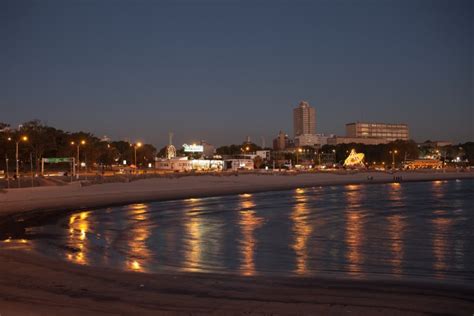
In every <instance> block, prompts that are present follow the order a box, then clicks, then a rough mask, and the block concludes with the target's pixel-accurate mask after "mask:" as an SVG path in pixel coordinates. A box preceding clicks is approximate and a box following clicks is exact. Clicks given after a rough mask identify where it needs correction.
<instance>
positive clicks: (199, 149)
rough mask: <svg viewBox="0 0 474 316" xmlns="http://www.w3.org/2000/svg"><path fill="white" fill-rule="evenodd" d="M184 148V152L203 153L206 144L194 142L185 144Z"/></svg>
mask: <svg viewBox="0 0 474 316" xmlns="http://www.w3.org/2000/svg"><path fill="white" fill-rule="evenodd" d="M183 148H184V152H187V153H202V152H203V151H204V146H202V145H196V144H192V145H188V144H184V145H183Z"/></svg>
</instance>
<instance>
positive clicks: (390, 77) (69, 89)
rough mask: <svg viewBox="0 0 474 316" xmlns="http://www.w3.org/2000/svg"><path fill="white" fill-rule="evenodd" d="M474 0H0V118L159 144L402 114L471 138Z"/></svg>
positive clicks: (323, 128)
mask: <svg viewBox="0 0 474 316" xmlns="http://www.w3.org/2000/svg"><path fill="white" fill-rule="evenodd" d="M472 3H473V2H472V1H470V0H466V1H457V0H449V1H448V0H442V1H432V0H427V1H416V0H399V1H389V0H374V1H362V0H360V1H350V0H347V1H232V0H224V1H173V2H172V1H86V0H84V1H22V0H20V1H5V0H4V1H1V2H0V40H1V49H0V110H1V112H0V113H1V115H0V121H3V122H8V123H10V124H12V125H17V124H19V123H21V122H23V121H26V120H31V119H40V120H42V121H44V122H46V123H48V124H49V125H52V126H55V127H57V128H61V129H64V130H67V131H77V130H84V131H90V132H93V133H94V134H96V135H97V136H103V135H107V136H109V137H111V138H113V139H124V138H129V139H130V140H131V141H134V140H142V141H145V142H148V143H152V144H154V145H156V146H157V147H161V146H163V145H164V144H165V143H166V142H167V138H168V136H167V134H168V131H173V132H174V134H175V144H176V145H181V144H182V143H183V142H192V141H198V140H201V139H204V140H207V141H208V142H210V143H212V144H215V145H222V144H230V143H241V142H242V141H243V140H244V138H245V136H247V135H248V136H250V137H251V138H252V140H253V141H255V142H256V143H258V144H260V142H261V141H260V139H261V136H264V137H265V139H266V143H267V145H270V143H271V139H273V138H274V137H275V136H276V134H277V133H278V131H279V130H284V131H286V132H287V133H289V134H290V135H291V133H292V108H293V107H295V106H296V105H297V104H298V103H299V101H300V100H306V101H308V102H309V103H310V104H311V105H312V106H314V107H315V108H316V113H317V132H318V133H326V134H331V133H332V134H338V135H344V133H345V124H346V123H349V122H353V121H357V120H359V121H378V122H394V123H398V122H404V123H408V124H409V127H410V134H411V137H412V138H414V139H415V140H416V141H424V140H427V139H431V140H452V141H455V142H457V141H460V142H463V141H468V140H471V141H472V140H474V137H473V136H474V130H473V122H474V116H473V110H472V108H473V99H474V96H473V89H474V87H473V72H474V67H473V38H474V34H473V20H474V19H473V4H472Z"/></svg>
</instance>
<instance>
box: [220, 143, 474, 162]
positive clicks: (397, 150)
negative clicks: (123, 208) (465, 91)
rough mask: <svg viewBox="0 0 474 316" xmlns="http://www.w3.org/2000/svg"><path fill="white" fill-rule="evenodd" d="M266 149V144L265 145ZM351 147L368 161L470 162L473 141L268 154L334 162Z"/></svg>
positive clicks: (250, 148) (226, 151) (229, 150)
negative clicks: (438, 160)
mask: <svg viewBox="0 0 474 316" xmlns="http://www.w3.org/2000/svg"><path fill="white" fill-rule="evenodd" d="M261 149H262V148H261V147H259V146H258V145H256V144H254V143H245V142H244V143H242V144H234V145H228V146H222V147H219V148H217V150H216V153H217V154H219V155H234V156H235V155H240V154H245V153H247V152H249V153H252V152H255V151H257V150H261ZM265 149H269V148H265ZM352 149H355V150H356V152H359V153H364V155H365V161H366V162H367V163H369V164H374V163H375V164H382V162H384V163H385V164H387V165H390V164H391V163H392V160H394V161H395V163H396V164H399V163H401V162H403V161H406V160H413V159H419V158H422V157H436V158H439V159H440V160H442V161H447V162H450V161H454V160H456V158H458V157H459V160H460V161H466V160H468V162H469V163H470V164H474V143H473V142H467V143H464V144H458V145H450V146H443V147H440V148H436V147H433V146H432V142H430V141H427V142H425V145H423V144H420V145H419V144H417V143H415V142H414V141H412V140H411V141H402V140H398V141H394V142H391V143H388V144H379V145H364V144H355V143H354V144H339V145H336V146H333V145H324V146H322V147H321V148H320V149H318V148H315V147H312V146H302V147H298V148H294V149H291V150H287V151H284V152H274V154H273V155H272V157H273V159H275V160H286V161H290V160H291V161H292V163H293V164H296V163H298V162H303V161H312V163H313V164H318V163H319V162H320V161H321V156H324V155H326V157H327V156H328V155H332V156H333V159H334V162H335V163H343V162H344V160H345V159H346V158H347V156H348V155H349V153H350V151H351V150H352Z"/></svg>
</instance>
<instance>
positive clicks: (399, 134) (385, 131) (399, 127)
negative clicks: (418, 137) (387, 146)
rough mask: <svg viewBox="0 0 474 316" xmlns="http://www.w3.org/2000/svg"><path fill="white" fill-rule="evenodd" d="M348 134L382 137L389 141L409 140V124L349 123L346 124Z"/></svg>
mask: <svg viewBox="0 0 474 316" xmlns="http://www.w3.org/2000/svg"><path fill="white" fill-rule="evenodd" d="M346 136H347V137H354V138H381V139H386V140H388V141H389V142H392V141H395V140H409V132H408V125H407V124H386V123H368V122H356V123H349V124H346Z"/></svg>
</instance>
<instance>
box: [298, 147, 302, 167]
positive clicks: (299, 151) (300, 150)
mask: <svg viewBox="0 0 474 316" xmlns="http://www.w3.org/2000/svg"><path fill="white" fill-rule="evenodd" d="M302 152H303V149H301V148H298V150H297V151H296V164H298V162H299V161H298V153H302Z"/></svg>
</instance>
